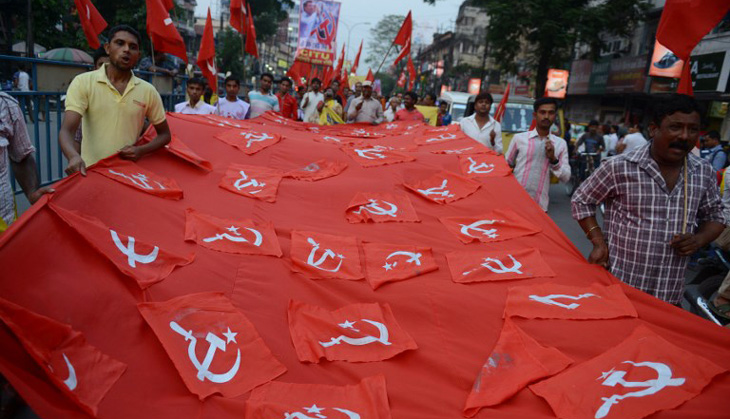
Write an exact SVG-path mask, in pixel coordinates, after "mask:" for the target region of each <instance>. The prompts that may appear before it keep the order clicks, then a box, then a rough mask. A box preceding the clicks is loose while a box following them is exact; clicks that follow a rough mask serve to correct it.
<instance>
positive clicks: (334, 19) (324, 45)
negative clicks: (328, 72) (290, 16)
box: [296, 0, 341, 66]
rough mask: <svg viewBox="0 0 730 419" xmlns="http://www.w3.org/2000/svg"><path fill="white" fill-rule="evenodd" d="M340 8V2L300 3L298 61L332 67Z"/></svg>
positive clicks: (313, 1) (318, 0)
mask: <svg viewBox="0 0 730 419" xmlns="http://www.w3.org/2000/svg"><path fill="white" fill-rule="evenodd" d="M340 6H341V5H340V3H339V2H336V1H325V0H304V1H302V2H301V3H300V6H299V7H300V9H299V16H300V18H299V41H298V43H297V58H296V59H297V60H299V61H302V62H305V63H310V64H315V65H325V66H331V65H332V63H333V62H334V60H335V47H336V44H335V39H336V38H337V25H338V23H339V19H340Z"/></svg>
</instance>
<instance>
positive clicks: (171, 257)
mask: <svg viewBox="0 0 730 419" xmlns="http://www.w3.org/2000/svg"><path fill="white" fill-rule="evenodd" d="M48 207H49V208H50V209H51V210H53V212H55V213H56V215H58V216H59V217H60V218H61V219H62V220H63V221H64V222H65V223H66V224H68V225H69V227H71V228H73V229H74V230H76V232H77V233H79V235H81V237H83V238H84V239H85V240H86V241H87V242H88V243H89V244H90V245H91V247H93V248H94V249H96V250H97V251H98V252H99V253H101V254H102V255H104V256H105V257H106V258H107V259H109V261H111V262H112V263H113V264H114V266H116V267H117V269H119V271H120V272H122V273H123V274H125V275H127V276H129V277H131V278H133V279H134V280H135V281H137V284H138V285H139V287H140V288H142V289H145V288H147V287H149V286H151V285H154V284H156V283H158V282H160V281H162V280H163V279H165V278H166V277H167V276H168V275H170V273H172V271H173V270H174V269H175V268H176V267H178V266H185V265H187V264H189V263H190V262H192V261H193V259H195V254H192V253H191V254H189V255H187V256H182V255H177V254H174V253H172V252H169V251H167V250H165V249H161V248H159V247H158V246H155V245H152V244H147V243H145V242H143V241H140V240H136V239H135V238H134V237H132V236H128V235H126V234H122V233H119V232H117V231H116V230H114V229H112V228H109V227H107V226H106V225H104V224H103V223H102V222H101V221H100V220H99V219H98V218H95V217H92V216H89V215H85V214H82V213H80V212H78V211H72V210H67V209H64V208H62V207H60V206H58V205H56V204H53V203H51V202H49V203H48Z"/></svg>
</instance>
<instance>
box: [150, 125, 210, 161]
mask: <svg viewBox="0 0 730 419" xmlns="http://www.w3.org/2000/svg"><path fill="white" fill-rule="evenodd" d="M156 136H157V131H156V130H155V126H154V125H150V126H149V127H148V128H147V131H145V133H144V135H143V136H142V138H140V141H139V142H138V144H146V143H149V142H150V141H152V140H154V139H155V137H156ZM165 150H167V151H169V152H170V154H172V155H173V156H175V157H177V158H180V159H183V160H185V161H186V162H188V163H191V164H193V165H195V166H198V167H199V168H201V169H203V170H205V171H206V172H210V171H212V170H213V164H211V162H210V161H208V160H206V159H204V158H203V157H200V155H198V153H196V152H195V151H193V149H191V148H190V147H188V146H187V144H185V143H184V142H183V141H182V140H181V139H180V137H178V136H177V135H175V134H172V135H171V137H170V142H169V143H167V145H165Z"/></svg>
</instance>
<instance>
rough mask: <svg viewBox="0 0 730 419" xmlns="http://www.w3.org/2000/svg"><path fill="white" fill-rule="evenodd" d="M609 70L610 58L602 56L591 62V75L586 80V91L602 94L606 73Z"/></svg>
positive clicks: (606, 79)
mask: <svg viewBox="0 0 730 419" xmlns="http://www.w3.org/2000/svg"><path fill="white" fill-rule="evenodd" d="M609 71H611V59H610V58H608V57H604V58H601V59H599V60H598V61H596V62H595V63H593V69H592V70H591V77H590V79H589V80H588V93H589V94H591V95H602V94H603V93H605V92H606V83H607V82H608V73H609Z"/></svg>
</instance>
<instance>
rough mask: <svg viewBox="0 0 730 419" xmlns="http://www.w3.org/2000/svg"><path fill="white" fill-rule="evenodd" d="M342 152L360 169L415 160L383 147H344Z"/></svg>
mask: <svg viewBox="0 0 730 419" xmlns="http://www.w3.org/2000/svg"><path fill="white" fill-rule="evenodd" d="M342 151H344V152H345V154H347V155H348V156H350V157H352V159H353V160H355V161H356V162H358V164H360V166H362V167H376V166H383V165H386V164H395V163H405V162H409V161H414V160H416V158H415V157H413V156H409V155H407V154H403V153H398V152H396V151H390V150H389V149H388V147H384V146H378V145H376V146H372V147H371V146H352V147H348V146H344V147H342Z"/></svg>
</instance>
